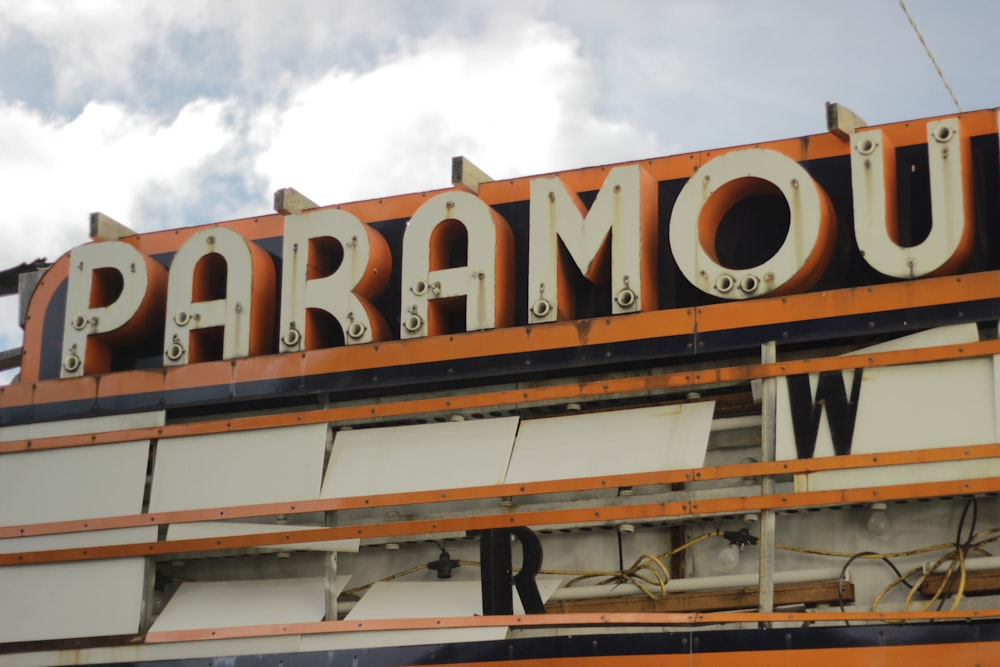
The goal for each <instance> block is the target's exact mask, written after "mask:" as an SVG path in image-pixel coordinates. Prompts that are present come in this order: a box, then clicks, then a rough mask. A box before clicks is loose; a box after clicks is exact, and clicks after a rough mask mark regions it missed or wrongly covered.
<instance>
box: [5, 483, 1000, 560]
mask: <svg viewBox="0 0 1000 667" xmlns="http://www.w3.org/2000/svg"><path fill="white" fill-rule="evenodd" d="M996 492H1000V477H984V478H977V479H969V480H957V481H947V482H933V483H919V484H900V485H894V486H876V487H864V488H857V489H837V490H830V491H810V492H801V493H786V494H771V495H762V496H750V497H745V496H740V497H736V498H717V499H707V500H680V501H671V502H654V503H641V504H635V505H612V506H593V507H585V508H572V509H553V510H527V511H520V510H519V509H518V508H516V507H511V508H509V509H508V510H507V511H506V512H504V513H501V514H489V515H479V516H466V517H449V518H439V519H419V520H413V521H397V522H391V523H380V524H355V525H345V526H335V527H329V528H311V529H306V530H296V531H291V532H277V533H254V534H247V535H236V536H229V537H218V538H215V537H209V538H196V539H187V540H172V541H165V542H140V543H133V544H121V545H109V546H99V547H77V548H71V549H52V550H46V551H27V552H20V553H9V554H0V566H6V565H28V564H36V563H57V562H67V561H79V560H98V559H106V558H130V557H142V556H161V555H169V554H178V553H190V552H202V551H217V550H222V549H245V548H253V547H262V546H277V545H293V544H305V543H310V542H321V541H327V540H345V539H352V538H375V537H400V536H405V535H420V534H426V533H444V532H458V531H475V530H488V529H494V528H510V527H520V526H540V525H558V524H578V523H592V522H598V523H603V522H608V521H623V520H638V519H663V518H669V517H687V516H698V515H702V514H719V513H723V514H724V513H741V512H749V511H756V510H762V509H791V508H803V507H816V506H824V505H849V504H854V503H871V502H875V501H879V502H884V501H891V500H904V499H905V500H909V499H916V498H932V497H941V496H956V495H970V494H979V493H996Z"/></svg>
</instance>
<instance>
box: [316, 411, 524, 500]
mask: <svg viewBox="0 0 1000 667" xmlns="http://www.w3.org/2000/svg"><path fill="white" fill-rule="evenodd" d="M517 422H518V418H517V417H502V418H498V419H484V420H481V421H464V422H444V423H440V424H419V425H415V426H389V427H385V428H370V429H360V430H356V431H340V432H338V433H337V435H336V437H335V438H334V441H333V451H332V452H331V454H330V463H329V464H328V466H327V471H326V479H325V480H324V481H323V491H322V497H323V498H345V497H350V496H365V495H373V494H380V493H405V492H408V491H429V490H433V489H450V488H459V487H469V486H489V485H494V484H500V483H501V482H502V481H503V476H504V471H505V470H506V469H507V462H508V461H509V460H510V451H511V447H512V445H513V443H514V434H515V433H516V432H517Z"/></svg>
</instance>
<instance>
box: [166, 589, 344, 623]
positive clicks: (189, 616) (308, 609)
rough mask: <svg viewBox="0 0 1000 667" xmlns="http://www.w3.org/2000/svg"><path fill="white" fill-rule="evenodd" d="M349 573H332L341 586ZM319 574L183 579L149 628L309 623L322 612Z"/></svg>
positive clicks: (324, 597) (316, 618)
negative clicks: (198, 579)
mask: <svg viewBox="0 0 1000 667" xmlns="http://www.w3.org/2000/svg"><path fill="white" fill-rule="evenodd" d="M348 579H350V575H344V576H343V579H341V578H340V577H338V584H339V586H340V588H341V589H342V588H343V586H344V585H345V584H346V583H347V580H348ZM325 586H326V584H325V579H324V578H323V577H303V578H299V579H257V580H250V581H188V582H185V583H183V584H181V585H180V587H179V588H178V589H177V592H176V593H174V596H173V597H172V598H170V601H169V602H168V603H167V606H166V607H165V608H164V609H163V611H162V612H161V613H160V615H159V616H158V617H157V619H156V621H155V622H154V623H153V627H151V628H150V630H149V631H150V632H151V633H152V632H167V631H174V630H197V629H199V628H226V627H236V626H241V625H270V624H272V623H313V622H316V621H322V620H323V617H324V616H326V588H325Z"/></svg>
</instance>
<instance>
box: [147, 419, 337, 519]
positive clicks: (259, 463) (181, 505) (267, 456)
mask: <svg viewBox="0 0 1000 667" xmlns="http://www.w3.org/2000/svg"><path fill="white" fill-rule="evenodd" d="M326 433H327V426H326V424H325V423H322V424H309V425H305V426H291V427H287V428H272V429H260V430H256V431H239V432H235V433H217V434H212V435H197V436H189V437H182V438H170V439H166V440H161V441H160V442H159V444H158V445H157V449H156V466H155V468H154V470H153V487H152V491H151V493H150V501H149V510H150V511H151V512H164V511H173V510H191V509H202V508H208V507H225V506H229V505H253V504H258V503H274V502H283V501H289V500H310V499H314V498H317V497H318V495H319V486H320V480H321V479H322V471H323V455H324V453H325V451H326Z"/></svg>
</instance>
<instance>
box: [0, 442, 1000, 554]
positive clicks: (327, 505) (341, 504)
mask: <svg viewBox="0 0 1000 667" xmlns="http://www.w3.org/2000/svg"><path fill="white" fill-rule="evenodd" d="M987 458H1000V443H992V444H985V445H969V446H965V447H938V448H935V449H923V450H911V451H904V452H884V453H878V454H850V455H846V456H830V457H822V458H815V459H795V460H790V461H772V462H757V463H740V464H734V465H724V466H711V467H706V468H693V469H682V470H667V471H656V472H643V473H628V474H619V475H602V476H600V477H580V478H574V479H564V480H550V481H542V482H525V483H521V484H500V485H495V486H476V487H465V488H456V489H439V490H434V491H411V492H406V493H389V494H378V495H371V496H352V497H345V498H323V499H318V500H317V499H310V500H298V501H291V502H280V503H263V504H256V505H236V506H226V507H212V508H204V509H197V510H179V511H173V512H154V513H152V514H130V515H123V516H116V517H101V518H92V519H76V520H71V521H52V522H47V523H35V524H23V525H13V526H0V539H4V538H12V537H29V536H33V535H55V534H60V533H81V532H90V531H95V530H109V529H114V528H135V527H138V526H162V525H169V524H172V523H196V522H199V521H218V520H227V519H248V518H253V517H261V516H276V515H279V514H286V515H287V514H307V513H310V512H332V511H337V510H352V509H375V508H381V507H399V506H405V505H423V504H433V503H448V502H458V501H468V500H484V499H488V498H504V497H511V498H515V497H519V496H533V495H544V494H550V493H567V492H574V491H593V490H596V489H606V488H611V489H613V488H620V487H638V486H653V485H659V484H678V483H686V482H696V481H697V482H703V481H718V480H725V479H740V478H744V477H762V476H765V475H780V474H801V473H816V472H824V471H830V470H852V469H858V468H877V467H884V466H894V465H908V464H915V463H939V462H944V461H971V460H977V459H987Z"/></svg>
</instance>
